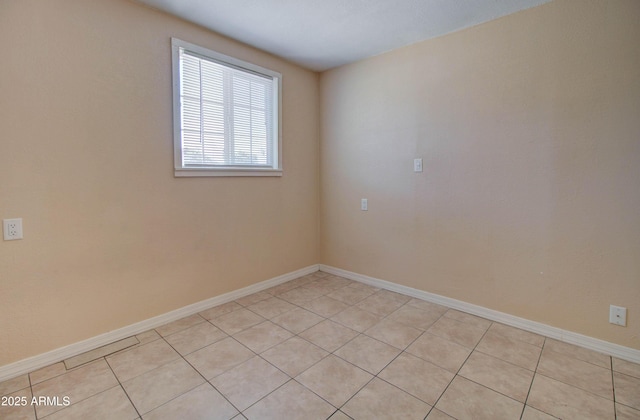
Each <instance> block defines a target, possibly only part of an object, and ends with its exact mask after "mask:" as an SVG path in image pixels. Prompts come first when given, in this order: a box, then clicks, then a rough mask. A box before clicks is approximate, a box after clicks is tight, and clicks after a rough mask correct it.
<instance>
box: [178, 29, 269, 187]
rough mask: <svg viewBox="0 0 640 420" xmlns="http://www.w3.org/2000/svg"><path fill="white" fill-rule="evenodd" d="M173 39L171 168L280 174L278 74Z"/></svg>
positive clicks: (232, 172)
mask: <svg viewBox="0 0 640 420" xmlns="http://www.w3.org/2000/svg"><path fill="white" fill-rule="evenodd" d="M176 41H178V40H173V42H174V48H176V47H177V55H178V65H179V68H178V73H179V93H178V96H179V104H178V105H179V121H177V122H178V123H179V133H177V132H176V137H178V136H177V134H179V150H177V149H178V144H176V153H179V159H178V156H176V170H181V169H182V170H189V169H193V170H203V169H204V170H207V169H209V170H216V169H218V170H220V169H222V170H226V171H231V172H230V173H229V174H238V172H237V170H244V171H246V170H253V171H255V170H261V169H262V170H267V171H268V170H279V169H280V166H279V160H280V159H279V127H278V111H279V98H278V96H279V80H280V78H279V75H278V74H277V73H274V72H271V71H269V70H266V69H261V68H259V67H257V66H254V65H251V64H249V63H243V62H240V61H239V60H235V59H231V58H230V57H226V56H222V55H220V54H218V53H214V52H212V51H207V50H204V49H202V48H199V47H195V46H191V47H193V48H191V49H190V48H188V46H189V45H190V44H187V43H184V42H182V41H178V42H176ZM176 44H177V45H176ZM194 50H195V51H194ZM175 52H176V51H174V54H175ZM205 53H208V54H205ZM174 59H175V58H174ZM231 60H232V62H229V61H231ZM243 65H244V66H243ZM249 67H250V68H249ZM174 69H175V63H174ZM260 70H262V71H263V72H261V71H260ZM266 72H268V74H267V73H266ZM174 84H175V82H174ZM174 89H175V88H174ZM174 95H175V92H174ZM174 101H175V98H174ZM174 112H175V110H174ZM176 119H178V118H176ZM176 131H177V130H176ZM175 141H176V143H178V139H177V138H176V140H175ZM178 160H179V162H178ZM234 170H235V171H236V172H234ZM183 176H184V174H183Z"/></svg>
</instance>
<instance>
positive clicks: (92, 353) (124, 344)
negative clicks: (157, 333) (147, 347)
mask: <svg viewBox="0 0 640 420" xmlns="http://www.w3.org/2000/svg"><path fill="white" fill-rule="evenodd" d="M138 344H140V342H139V341H138V339H137V338H136V337H127V338H125V339H122V340H118V341H114V342H113V343H109V344H106V345H104V346H101V347H98V348H95V349H93V350H89V351H86V352H84V353H81V354H78V355H76V356H72V357H70V358H68V359H65V360H63V363H64V365H65V367H66V368H67V370H69V369H73V368H77V367H78V366H82V365H84V364H86V363H89V362H92V361H94V360H97V359H100V358H102V357H104V356H108V355H110V354H115V353H118V352H120V351H122V350H125V349H129V348H132V347H133V346H137V345H138Z"/></svg>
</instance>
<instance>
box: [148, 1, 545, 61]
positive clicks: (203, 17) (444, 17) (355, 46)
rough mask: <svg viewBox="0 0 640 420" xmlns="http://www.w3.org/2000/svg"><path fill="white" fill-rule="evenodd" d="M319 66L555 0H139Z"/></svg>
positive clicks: (265, 48) (365, 55) (272, 51)
mask: <svg viewBox="0 0 640 420" xmlns="http://www.w3.org/2000/svg"><path fill="white" fill-rule="evenodd" d="M138 1H141V2H142V3H145V4H148V5H150V6H152V7H155V8H158V9H161V10H164V11H167V12H169V13H171V14H174V15H176V16H179V17H181V18H183V19H186V20H189V21H191V22H194V23H197V24H199V25H202V26H204V27H206V28H209V29H211V30H213V31H215V32H217V33H220V34H223V35H226V36H228V37H230V38H234V39H237V40H239V41H241V42H244V43H246V44H249V45H252V46H254V47H257V48H259V49H262V50H265V51H268V52H271V53H273V54H275V55H277V56H280V57H283V58H285V59H287V60H290V61H293V62H295V63H298V64H300V65H301V66H303V67H306V68H309V69H312V70H316V71H322V70H327V69H330V68H333V67H337V66H340V65H342V64H346V63H350V62H353V61H357V60H361V59H363V58H366V57H371V56H373V55H377V54H380V53H383V52H386V51H390V50H393V49H396V48H399V47H403V46H405V45H409V44H413V43H416V42H419V41H423V40H425V39H429V38H433V37H437V36H440V35H443V34H446V33H449V32H454V31H457V30H460V29H463V28H468V27H470V26H474V25H477V24H480V23H483V22H487V21H489V20H492V19H497V18H499V17H501V16H505V15H508V14H511V13H515V12H518V11H520V10H523V9H528V8H530V7H534V6H537V5H540V4H543V3H547V2H548V1H550V0H138Z"/></svg>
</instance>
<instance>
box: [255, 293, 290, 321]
mask: <svg viewBox="0 0 640 420" xmlns="http://www.w3.org/2000/svg"><path fill="white" fill-rule="evenodd" d="M295 308H296V306H295V305H292V304H290V303H289V302H287V301H286V300H282V299H278V298H277V297H270V298H268V299H265V300H261V301H260V302H258V303H254V304H253V305H249V306H247V309H249V310H250V311H252V312H255V313H257V314H258V315H260V316H262V317H264V318H267V319H271V318H273V317H275V316H278V315H280V314H283V313H285V312H288V311H290V310H292V309H295Z"/></svg>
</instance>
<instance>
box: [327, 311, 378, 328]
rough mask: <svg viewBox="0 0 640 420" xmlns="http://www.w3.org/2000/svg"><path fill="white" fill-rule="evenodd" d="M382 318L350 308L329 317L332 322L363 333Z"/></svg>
mask: <svg viewBox="0 0 640 420" xmlns="http://www.w3.org/2000/svg"><path fill="white" fill-rule="evenodd" d="M381 319H382V318H380V317H379V316H377V315H374V314H372V313H371V312H367V311H363V310H362V309H360V308H357V307H355V306H351V307H349V308H347V309H345V310H344V311H342V312H339V313H337V314H336V315H334V316H332V317H331V320H332V321H335V322H339V323H340V324H342V325H344V326H345V327H349V328H351V329H352V330H356V331H359V332H363V331H364V330H367V329H369V328H371V327H372V326H374V325H375V324H377V323H378V322H380V320H381Z"/></svg>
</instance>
